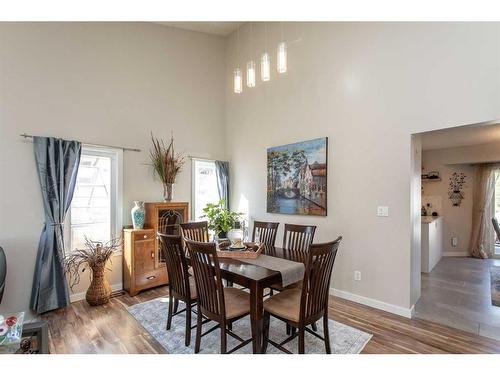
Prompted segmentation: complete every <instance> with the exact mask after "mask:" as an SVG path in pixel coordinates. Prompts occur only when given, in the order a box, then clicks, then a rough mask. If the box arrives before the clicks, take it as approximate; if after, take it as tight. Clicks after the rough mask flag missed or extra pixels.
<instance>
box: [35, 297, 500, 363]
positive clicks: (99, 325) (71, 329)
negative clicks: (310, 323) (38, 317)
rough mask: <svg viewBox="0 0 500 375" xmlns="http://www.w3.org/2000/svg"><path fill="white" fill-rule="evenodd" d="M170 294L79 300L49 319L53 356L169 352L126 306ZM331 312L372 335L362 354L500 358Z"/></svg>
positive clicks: (365, 315)
mask: <svg viewBox="0 0 500 375" xmlns="http://www.w3.org/2000/svg"><path fill="white" fill-rule="evenodd" d="M166 294H167V288H166V287H162V288H157V289H152V290H149V291H145V292H143V293H140V294H138V295H137V296H135V297H130V296H129V295H128V294H124V295H120V296H117V297H114V298H112V299H111V301H110V303H109V304H107V305H104V306H98V307H91V306H89V305H88V304H87V303H86V302H85V301H80V302H76V303H73V304H71V305H70V306H68V307H67V308H65V309H61V310H59V311H55V312H50V313H47V314H45V315H44V316H43V319H45V320H47V321H48V322H49V336H50V337H49V345H50V351H51V353H108V354H112V353H139V354H140V353H165V350H164V349H163V347H162V346H161V345H160V344H158V343H157V342H156V340H155V339H153V338H152V337H151V336H150V335H149V334H148V333H147V331H146V330H144V329H143V328H142V327H141V326H140V325H139V323H137V322H136V321H135V319H134V318H133V317H132V316H131V315H129V314H128V312H127V311H126V307H127V306H131V305H134V304H136V303H139V302H144V301H147V300H150V299H153V298H157V297H161V296H165V295H166ZM329 313H330V317H331V318H332V319H335V320H337V321H339V322H342V323H345V324H348V325H350V326H352V327H356V328H358V329H361V330H363V331H365V332H369V333H372V334H373V338H372V339H371V340H370V342H369V343H368V344H367V345H366V347H365V348H364V349H363V352H362V353H381V354H386V353H500V341H496V340H493V339H489V338H486V337H481V336H478V335H476V334H473V333H469V332H465V331H460V330H457V329H454V328H448V327H445V326H443V325H440V324H437V323H432V322H428V321H424V320H421V319H407V318H403V317H400V316H397V315H393V314H390V313H387V312H385V311H381V310H377V309H373V308H370V307H367V306H364V305H360V304H357V303H354V302H350V301H347V300H344V299H341V298H336V297H333V298H331V300H330V311H329ZM165 319H166V317H165Z"/></svg>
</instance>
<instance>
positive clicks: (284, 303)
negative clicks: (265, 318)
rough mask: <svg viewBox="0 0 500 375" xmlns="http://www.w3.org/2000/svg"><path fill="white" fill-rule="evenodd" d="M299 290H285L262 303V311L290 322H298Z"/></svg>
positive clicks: (300, 291)
mask: <svg viewBox="0 0 500 375" xmlns="http://www.w3.org/2000/svg"><path fill="white" fill-rule="evenodd" d="M301 294H302V290H301V289H285V290H283V291H282V292H280V293H278V294H276V295H274V296H272V297H269V298H268V299H267V300H265V301H264V310H266V311H267V312H269V313H271V314H273V315H276V316H279V317H281V318H284V319H287V320H290V321H292V322H299V315H300V297H301Z"/></svg>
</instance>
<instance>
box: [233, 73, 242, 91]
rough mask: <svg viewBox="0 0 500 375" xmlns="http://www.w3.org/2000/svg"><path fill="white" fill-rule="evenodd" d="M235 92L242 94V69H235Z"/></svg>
mask: <svg viewBox="0 0 500 375" xmlns="http://www.w3.org/2000/svg"><path fill="white" fill-rule="evenodd" d="M233 84H234V93H235V94H241V92H242V91H243V77H242V76H241V69H240V68H236V69H234V82H233Z"/></svg>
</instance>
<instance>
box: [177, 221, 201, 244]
mask: <svg viewBox="0 0 500 375" xmlns="http://www.w3.org/2000/svg"><path fill="white" fill-rule="evenodd" d="M180 226H181V230H182V236H183V237H184V239H188V240H191V241H196V242H208V222H207V221H197V222H192V223H181V224H180Z"/></svg>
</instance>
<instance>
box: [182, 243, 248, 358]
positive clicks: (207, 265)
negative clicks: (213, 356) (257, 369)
mask: <svg viewBox="0 0 500 375" xmlns="http://www.w3.org/2000/svg"><path fill="white" fill-rule="evenodd" d="M185 241H186V244H187V247H188V252H189V259H190V261H191V265H192V267H193V271H194V279H195V283H196V289H197V291H198V317H197V318H198V319H197V320H198V321H197V328H196V344H195V349H194V352H195V353H199V351H200V345H201V338H202V337H203V336H205V335H207V334H209V333H210V332H212V331H214V330H216V329H217V328H220V334H221V354H226V353H227V354H229V353H233V352H235V351H236V350H238V349H240V348H242V347H244V346H245V345H247V344H248V343H250V342H251V341H252V339H251V338H250V339H248V340H243V339H242V338H241V337H240V336H238V335H236V334H235V333H234V332H232V330H231V329H230V327H228V325H231V324H232V323H233V322H235V321H237V320H239V319H241V318H243V317H245V316H247V315H248V314H249V313H250V294H248V293H246V292H244V291H242V290H240V289H237V288H232V287H223V285H222V278H221V272H220V267H219V261H218V259H217V251H216V247H215V246H216V245H215V243H213V242H197V241H192V240H189V239H185ZM203 316H205V317H207V318H208V319H209V320H212V321H215V322H217V323H218V324H217V325H215V326H214V327H212V328H210V329H209V330H207V331H206V332H204V333H203V334H202V332H201V331H202V319H203ZM227 335H229V336H231V337H234V338H235V339H236V340H238V341H239V342H240V344H238V345H237V346H235V347H234V348H233V349H231V350H229V351H228V350H227Z"/></svg>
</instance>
